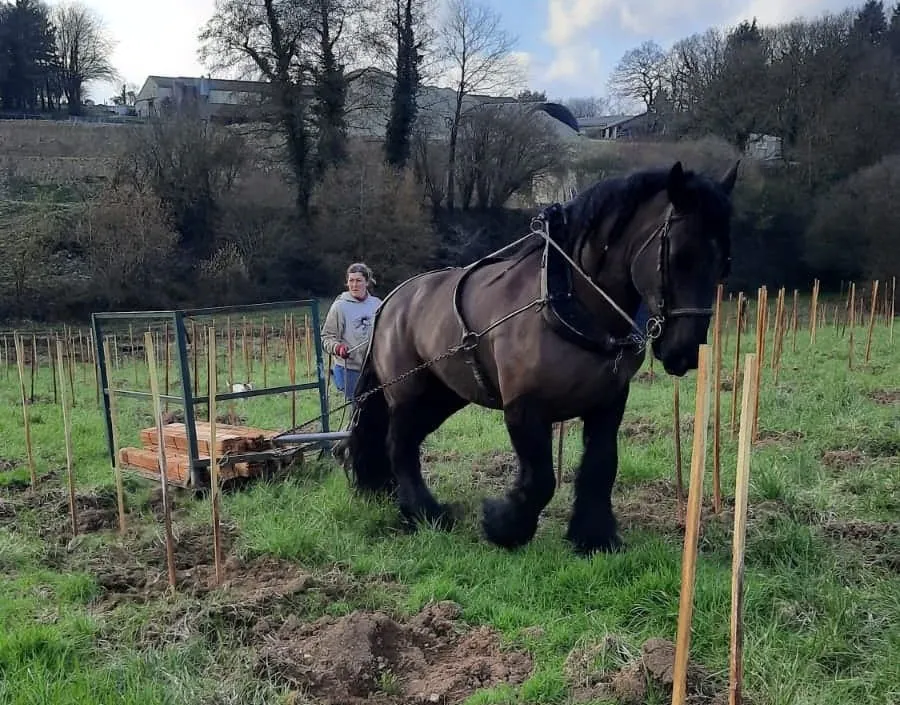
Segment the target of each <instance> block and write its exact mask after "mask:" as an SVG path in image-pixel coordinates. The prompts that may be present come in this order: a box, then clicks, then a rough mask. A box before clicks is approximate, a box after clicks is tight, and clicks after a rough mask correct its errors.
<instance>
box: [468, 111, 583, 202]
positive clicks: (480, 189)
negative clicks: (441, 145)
mask: <svg viewBox="0 0 900 705" xmlns="http://www.w3.org/2000/svg"><path fill="white" fill-rule="evenodd" d="M554 120H555V118H551V117H550V116H549V115H547V113H545V112H544V111H542V110H535V109H532V108H530V107H529V106H524V105H522V104H520V103H500V104H487V105H482V106H479V107H477V108H474V109H472V110H470V111H468V112H467V113H466V116H465V119H464V120H463V122H462V125H461V127H460V139H459V160H460V168H459V172H460V174H459V180H460V201H461V205H462V207H463V208H468V207H469V206H470V205H471V203H472V201H473V200H474V202H475V205H476V206H477V207H478V208H502V207H503V206H504V205H505V204H506V202H507V201H508V200H509V199H510V197H511V196H512V195H513V194H515V193H517V192H522V191H528V190H530V189H531V187H532V185H533V183H534V180H535V179H536V178H538V177H541V176H546V175H548V174H550V173H552V172H554V171H556V170H559V169H561V168H562V167H563V166H564V163H565V156H566V155H565V152H566V150H565V145H564V144H563V142H562V139H561V138H560V137H559V136H558V134H557V133H556V132H555V131H554V127H553V126H552V122H553V121H554Z"/></svg>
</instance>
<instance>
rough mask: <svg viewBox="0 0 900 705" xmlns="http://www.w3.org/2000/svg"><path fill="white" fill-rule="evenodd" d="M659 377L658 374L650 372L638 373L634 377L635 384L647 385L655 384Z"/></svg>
mask: <svg viewBox="0 0 900 705" xmlns="http://www.w3.org/2000/svg"><path fill="white" fill-rule="evenodd" d="M658 377H659V375H658V374H657V373H656V372H650V370H644V371H642V372H638V373H637V374H636V375H635V376H634V381H635V382H643V383H645V384H653V382H654V381H655V380H656V379H657V378H658Z"/></svg>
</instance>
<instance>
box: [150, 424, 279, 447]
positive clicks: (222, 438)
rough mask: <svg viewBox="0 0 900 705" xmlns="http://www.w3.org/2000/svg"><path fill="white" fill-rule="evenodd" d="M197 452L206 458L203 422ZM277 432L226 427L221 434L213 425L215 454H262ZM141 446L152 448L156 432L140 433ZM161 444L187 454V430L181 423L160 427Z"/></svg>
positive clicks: (206, 436) (206, 432)
mask: <svg viewBox="0 0 900 705" xmlns="http://www.w3.org/2000/svg"><path fill="white" fill-rule="evenodd" d="M195 426H196V429H197V452H198V453H201V454H203V453H205V454H207V455H208V454H209V443H210V426H209V424H208V423H205V422H199V421H198V422H197V423H196V425H195ZM277 433H278V432H277V431H265V430H262V429H252V428H243V427H240V426H231V427H229V426H225V427H224V428H222V429H221V431H220V426H219V425H218V424H216V453H217V454H225V453H241V452H247V451H253V450H263V449H264V448H265V447H266V441H267V440H268V439H269V438H272V437H273V436H275V435H276V434H277ZM140 438H141V445H143V446H144V447H145V448H155V447H156V445H157V443H158V439H157V432H156V429H155V428H145V429H142V430H141V433H140ZM163 442H164V443H165V445H166V447H168V448H173V449H175V450H178V451H181V452H185V453H186V452H187V451H188V441H187V430H186V428H185V425H184V424H183V423H173V424H167V425H166V426H164V427H163Z"/></svg>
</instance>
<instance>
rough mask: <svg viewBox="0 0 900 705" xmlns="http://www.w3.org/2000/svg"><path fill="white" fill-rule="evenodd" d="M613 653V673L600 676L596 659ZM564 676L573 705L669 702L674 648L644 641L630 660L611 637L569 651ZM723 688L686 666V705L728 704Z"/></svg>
mask: <svg viewBox="0 0 900 705" xmlns="http://www.w3.org/2000/svg"><path fill="white" fill-rule="evenodd" d="M611 650H613V651H615V652H617V653H615V654H614V657H615V661H618V662H621V663H622V665H621V667H619V668H617V669H611V670H607V671H605V672H602V673H601V672H600V671H598V670H597V669H596V668H595V662H596V660H597V658H598V657H599V656H601V655H603V654H604V652H609V651H611ZM565 670H566V676H567V678H568V680H569V685H570V688H571V694H572V698H573V700H574V701H575V702H587V701H590V700H613V701H615V702H616V703H619V705H644V704H645V703H647V702H657V699H658V697H659V695H660V694H662V695H664V697H665V699H670V698H671V694H672V684H673V681H674V673H675V645H674V644H673V643H672V642H670V641H668V640H666V639H648V640H647V641H646V642H644V644H643V646H642V647H641V654H640V656H639V657H637V656H635V657H630V655H629V654H628V652H627V650H624V649H623V648H622V647H621V645H620V644H619V640H618V639H617V638H616V637H614V636H608V637H607V638H606V639H605V640H604V641H603V642H601V643H600V644H597V645H594V646H591V647H588V648H586V649H577V650H573V652H572V653H570V654H569V658H568V659H567V660H566V668H565ZM723 687H724V684H722V683H720V682H719V681H718V679H716V678H714V677H713V676H712V675H711V674H710V673H709V672H708V671H707V670H706V669H705V668H704V667H703V666H701V665H699V664H697V663H695V662H689V663H688V671H687V702H688V703H689V704H690V705H719V704H721V705H724V704H725V703H727V702H728V697H727V692H726V691H724V690H723Z"/></svg>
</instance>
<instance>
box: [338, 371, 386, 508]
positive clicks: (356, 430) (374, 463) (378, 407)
mask: <svg viewBox="0 0 900 705" xmlns="http://www.w3.org/2000/svg"><path fill="white" fill-rule="evenodd" d="M380 384H381V381H380V380H379V379H378V373H377V372H375V366H374V364H373V363H372V360H371V357H370V356H367V359H366V361H365V362H364V363H363V369H362V372H361V373H360V376H359V381H358V382H357V383H356V393H355V396H361V395H363V394H365V393H367V392H372V390H374V389H377V387H378V386H379V385H380ZM389 420H390V416H389V410H388V405H387V399H385V396H384V390H381V389H379V390H378V391H377V392H373V393H371V394H370V395H369V396H368V397H367V398H366V399H365V400H364V401H362V402H360V403H358V404H357V408H356V409H355V410H354V413H353V419H352V420H351V422H350V439H349V442H348V450H349V454H350V463H349V468H348V476H349V479H350V483H351V485H353V486H355V487H356V489H357V490H359V491H361V492H371V493H378V492H391V491H392V489H393V487H394V481H393V473H392V471H391V464H390V459H389V458H388V452H387V434H388V424H389Z"/></svg>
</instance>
